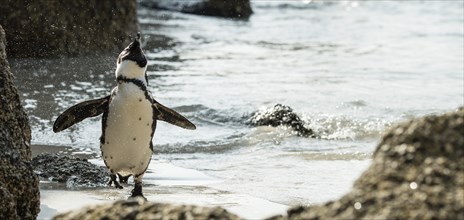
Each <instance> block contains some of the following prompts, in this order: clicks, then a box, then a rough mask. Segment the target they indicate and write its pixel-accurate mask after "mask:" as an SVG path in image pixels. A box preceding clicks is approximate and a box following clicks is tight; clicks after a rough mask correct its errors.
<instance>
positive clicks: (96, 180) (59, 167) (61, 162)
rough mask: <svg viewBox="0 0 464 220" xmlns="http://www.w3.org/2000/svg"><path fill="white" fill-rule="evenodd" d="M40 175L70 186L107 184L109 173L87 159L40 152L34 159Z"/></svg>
mask: <svg viewBox="0 0 464 220" xmlns="http://www.w3.org/2000/svg"><path fill="white" fill-rule="evenodd" d="M32 166H33V167H34V171H35V172H36V173H37V175H39V177H41V178H44V179H46V180H49V181H56V182H60V183H66V186H67V187H68V188H75V187H99V186H107V183H108V181H109V180H110V179H109V173H108V172H107V169H106V168H105V167H101V166H97V165H95V164H92V163H90V162H88V161H87V160H86V159H80V158H78V157H74V156H69V155H61V154H48V153H43V154H39V155H37V156H36V157H34V158H33V159H32Z"/></svg>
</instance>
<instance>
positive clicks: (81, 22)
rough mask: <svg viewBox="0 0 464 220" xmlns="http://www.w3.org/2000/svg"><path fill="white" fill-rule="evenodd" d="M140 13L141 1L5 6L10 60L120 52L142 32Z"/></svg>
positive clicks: (0, 9)
mask: <svg viewBox="0 0 464 220" xmlns="http://www.w3.org/2000/svg"><path fill="white" fill-rule="evenodd" d="M136 9H137V3H136V0H127V1H109V0H69V1H32V0H24V1H6V2H2V4H0V24H1V25H3V27H4V28H5V30H6V39H7V41H8V45H7V53H8V55H9V57H54V56H60V55H77V54H94V53H96V52H110V51H114V52H118V51H119V50H120V48H123V47H124V45H125V42H124V40H128V39H129V35H132V36H134V33H136V32H137V17H136ZM126 43H127V42H126Z"/></svg>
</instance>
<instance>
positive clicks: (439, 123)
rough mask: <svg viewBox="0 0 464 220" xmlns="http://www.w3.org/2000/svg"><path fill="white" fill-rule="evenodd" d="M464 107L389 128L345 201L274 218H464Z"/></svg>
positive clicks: (291, 212)
mask: <svg viewBox="0 0 464 220" xmlns="http://www.w3.org/2000/svg"><path fill="white" fill-rule="evenodd" d="M462 158H464V108H460V109H459V110H458V111H455V112H451V113H446V114H444V115H440V116H426V117H423V118H418V119H414V120H411V121H409V122H406V123H403V124H400V125H398V126H396V127H393V128H392V129H390V130H389V131H388V132H387V133H386V134H385V135H384V136H383V139H382V141H381V143H380V144H379V145H378V146H377V149H376V151H375V153H374V158H373V161H372V165H371V166H370V167H369V168H368V170H367V171H366V172H364V174H363V175H362V176H361V177H360V178H359V179H358V180H357V181H356V182H355V184H354V187H353V190H352V191H351V192H350V193H348V194H347V195H345V196H343V197H342V198H341V199H340V200H338V201H334V202H328V203H326V204H324V205H321V206H314V207H296V208H293V209H290V210H288V216H276V217H273V218H272V219H321V218H322V219H464V162H463V160H462Z"/></svg>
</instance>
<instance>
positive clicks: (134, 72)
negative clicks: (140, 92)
mask: <svg viewBox="0 0 464 220" xmlns="http://www.w3.org/2000/svg"><path fill="white" fill-rule="evenodd" d="M146 70H147V58H145V54H144V53H143V51H142V48H141V47H140V33H137V37H135V38H134V41H132V42H131V43H130V44H129V46H127V47H126V48H125V49H124V50H123V51H122V52H121V53H120V54H119V57H118V62H117V67H116V78H118V77H126V78H139V79H145V80H146V76H145V73H146Z"/></svg>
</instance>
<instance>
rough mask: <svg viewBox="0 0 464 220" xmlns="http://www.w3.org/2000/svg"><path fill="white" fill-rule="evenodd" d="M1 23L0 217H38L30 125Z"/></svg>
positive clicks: (38, 202)
mask: <svg viewBox="0 0 464 220" xmlns="http://www.w3.org/2000/svg"><path fill="white" fill-rule="evenodd" d="M5 44H6V41H5V32H4V30H3V28H2V26H1V25H0V97H1V98H0V201H1V202H0V219H35V218H36V217H37V215H38V213H39V205H40V201H39V178H38V177H37V175H35V173H34V172H33V170H32V166H31V148H30V142H31V129H30V127H29V123H28V118H27V115H26V113H25V112H24V109H23V107H22V106H21V102H20V100H19V95H18V92H17V90H16V88H15V86H14V85H13V81H14V80H13V74H12V73H11V70H10V66H9V63H8V61H7V56H6V52H5Z"/></svg>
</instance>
